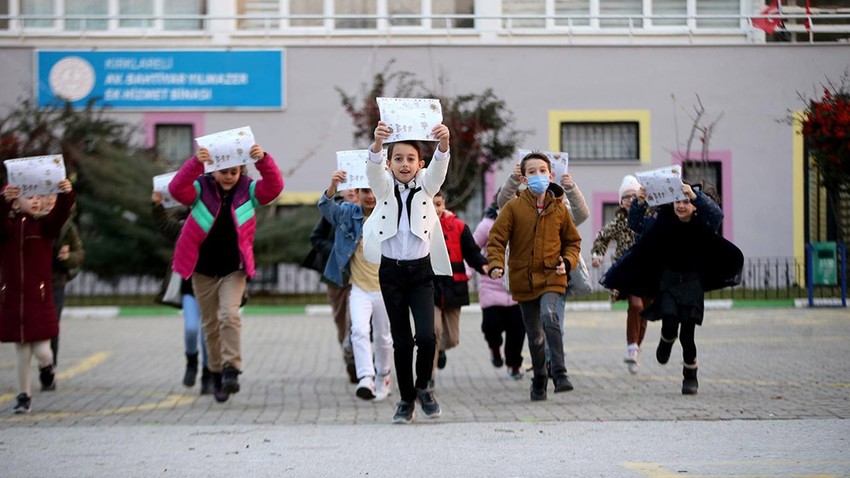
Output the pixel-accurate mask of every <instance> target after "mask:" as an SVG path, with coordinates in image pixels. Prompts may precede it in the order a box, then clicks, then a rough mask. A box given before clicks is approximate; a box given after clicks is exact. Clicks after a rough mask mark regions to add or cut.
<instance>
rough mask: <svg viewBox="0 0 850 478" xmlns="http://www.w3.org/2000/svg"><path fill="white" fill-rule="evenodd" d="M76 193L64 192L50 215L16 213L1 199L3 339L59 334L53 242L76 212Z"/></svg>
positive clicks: (0, 329)
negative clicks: (52, 283) (36, 217)
mask: <svg viewBox="0 0 850 478" xmlns="http://www.w3.org/2000/svg"><path fill="white" fill-rule="evenodd" d="M74 198H75V195H74V192H73V191H72V192H70V193H68V194H59V197H58V198H57V200H56V206H54V207H53V210H52V211H50V213H48V214H47V215H46V216H43V217H41V218H38V219H34V218H33V217H32V216H30V215H28V214H20V213H18V214H16V213H12V212H11V209H10V207H9V204H8V203H7V202H6V201H3V200H0V218H2V219H0V250H2V257H0V268H2V270H1V271H0V342H17V343H24V342H36V341H41V340H48V339H51V338H53V337H56V336H57V335H59V322H58V320H57V317H56V308H55V307H54V305H53V288H52V287H51V282H52V276H53V267H52V263H53V241H54V240H56V238H57V237H59V231H60V230H61V229H62V225H63V224H65V221H67V220H68V217H69V216H70V214H71V206H72V205H73V204H74Z"/></svg>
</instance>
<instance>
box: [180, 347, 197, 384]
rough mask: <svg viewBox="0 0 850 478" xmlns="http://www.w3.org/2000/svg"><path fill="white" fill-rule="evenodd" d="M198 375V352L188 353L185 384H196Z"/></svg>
mask: <svg viewBox="0 0 850 478" xmlns="http://www.w3.org/2000/svg"><path fill="white" fill-rule="evenodd" d="M197 376H198V354H197V353H193V354H186V373H185V374H184V375H183V385H185V386H187V387H194V386H195V378H196V377H197Z"/></svg>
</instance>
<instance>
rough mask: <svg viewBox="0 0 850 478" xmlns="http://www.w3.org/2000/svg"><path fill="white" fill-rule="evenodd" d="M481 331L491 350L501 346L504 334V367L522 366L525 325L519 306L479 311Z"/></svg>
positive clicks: (497, 307) (496, 307) (489, 308)
mask: <svg viewBox="0 0 850 478" xmlns="http://www.w3.org/2000/svg"><path fill="white" fill-rule="evenodd" d="M481 331H482V332H484V339H485V340H486V341H487V345H488V346H489V347H490V348H491V349H495V348H498V347H501V346H502V333H503V332H504V334H505V340H504V343H505V365H507V366H508V367H520V366H522V347H523V346H524V345H525V324H523V322H522V311H521V310H520V308H519V304H516V305H512V306H510V307H503V306H493V307H486V308H484V309H481Z"/></svg>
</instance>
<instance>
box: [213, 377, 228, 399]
mask: <svg viewBox="0 0 850 478" xmlns="http://www.w3.org/2000/svg"><path fill="white" fill-rule="evenodd" d="M210 375H212V382H213V397H214V398H215V401H216V402H219V403H223V402H226V401H227V399H228V398H230V394H229V393H227V392H225V391H224V390H222V389H221V372H210Z"/></svg>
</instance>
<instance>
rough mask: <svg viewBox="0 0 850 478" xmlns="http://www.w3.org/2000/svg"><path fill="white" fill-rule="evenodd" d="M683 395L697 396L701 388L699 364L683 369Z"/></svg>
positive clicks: (686, 365)
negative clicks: (698, 376) (698, 374)
mask: <svg viewBox="0 0 850 478" xmlns="http://www.w3.org/2000/svg"><path fill="white" fill-rule="evenodd" d="M682 376H683V377H684V379H683V380H682V395H696V394H697V389H698V388H699V382H698V381H697V364H693V365H688V364H685V367H684V368H683V369H682Z"/></svg>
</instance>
